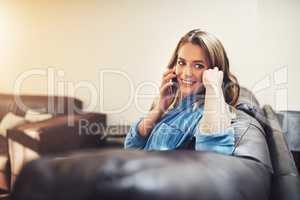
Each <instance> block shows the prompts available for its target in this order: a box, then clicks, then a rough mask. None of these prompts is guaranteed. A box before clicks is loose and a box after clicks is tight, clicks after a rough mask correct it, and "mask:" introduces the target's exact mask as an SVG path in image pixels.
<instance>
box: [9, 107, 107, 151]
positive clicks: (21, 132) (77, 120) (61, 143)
mask: <svg viewBox="0 0 300 200" xmlns="http://www.w3.org/2000/svg"><path fill="white" fill-rule="evenodd" d="M105 128H106V115H105V114H102V113H88V112H87V113H81V114H76V115H63V116H56V117H54V118H52V119H49V120H45V121H42V122H35V123H27V124H24V125H21V126H18V127H15V128H14V129H11V130H8V133H7V135H8V138H9V139H11V140H13V141H15V142H18V143H20V144H22V145H24V146H25V147H27V148H30V149H31V150H33V151H35V152H37V153H38V154H40V155H43V154H55V153H63V152H67V151H72V150H78V149H81V148H93V147H96V146H97V145H99V144H101V139H102V138H103V136H104V133H105Z"/></svg>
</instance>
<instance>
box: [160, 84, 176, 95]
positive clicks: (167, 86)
mask: <svg viewBox="0 0 300 200" xmlns="http://www.w3.org/2000/svg"><path fill="white" fill-rule="evenodd" d="M173 84H174V83H172V82H167V83H166V84H164V85H163V86H162V87H161V88H160V93H161V94H166V92H167V89H170V88H171V86H172V85H173Z"/></svg>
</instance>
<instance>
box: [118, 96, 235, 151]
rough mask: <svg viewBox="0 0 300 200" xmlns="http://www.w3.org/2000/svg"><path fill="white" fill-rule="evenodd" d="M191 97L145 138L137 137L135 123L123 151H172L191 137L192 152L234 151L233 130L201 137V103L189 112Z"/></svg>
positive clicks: (184, 100)
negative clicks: (193, 141)
mask: <svg viewBox="0 0 300 200" xmlns="http://www.w3.org/2000/svg"><path fill="white" fill-rule="evenodd" d="M195 101H196V97H195V96H194V95H190V96H187V97H185V98H184V99H182V101H181V102H180V103H179V104H178V105H177V106H176V107H175V108H173V109H172V110H171V111H169V112H168V113H166V114H165V115H163V116H162V118H161V119H160V121H159V122H158V123H157V124H156V125H155V126H154V128H153V129H152V131H151V132H150V133H149V135H148V136H147V137H145V138H144V137H142V136H140V135H139V133H138V126H139V123H140V122H141V121H142V120H143V117H142V118H140V119H139V120H137V121H135V122H134V123H133V124H132V126H131V128H130V130H129V132H128V134H127V136H126V139H125V142H124V147H125V148H133V149H144V150H174V149H177V148H179V147H180V146H181V145H182V144H183V143H184V142H186V141H187V140H189V139H191V138H192V137H193V136H194V137H195V139H196V142H195V149H196V150H203V151H214V152H218V153H222V154H228V155H230V154H232V153H233V151H234V142H235V141H234V138H235V137H234V129H233V127H232V126H230V127H228V128H226V129H225V130H224V132H220V133H209V134H207V133H206V134H203V133H201V132H200V131H199V121H200V119H201V117H202V114H203V110H204V107H203V103H202V104H200V106H199V107H198V108H197V109H196V110H194V111H193V109H192V107H193V103H194V102H195Z"/></svg>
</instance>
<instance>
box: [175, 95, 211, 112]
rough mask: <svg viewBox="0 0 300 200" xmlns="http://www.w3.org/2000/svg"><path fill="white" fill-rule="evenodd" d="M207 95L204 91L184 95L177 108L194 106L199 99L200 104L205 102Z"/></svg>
mask: <svg viewBox="0 0 300 200" xmlns="http://www.w3.org/2000/svg"><path fill="white" fill-rule="evenodd" d="M204 98H205V95H204V94H203V93H196V94H190V95H188V96H186V97H184V98H183V99H182V100H181V101H180V102H179V104H178V106H177V108H179V109H186V108H188V107H192V105H193V104H194V103H195V102H197V101H199V105H201V104H203V103H204Z"/></svg>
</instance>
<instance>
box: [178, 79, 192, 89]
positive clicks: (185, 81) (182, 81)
mask: <svg viewBox="0 0 300 200" xmlns="http://www.w3.org/2000/svg"><path fill="white" fill-rule="evenodd" d="M180 82H181V83H182V84H183V85H185V86H189V87H190V86H192V85H193V84H195V83H196V81H192V80H187V79H180Z"/></svg>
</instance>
